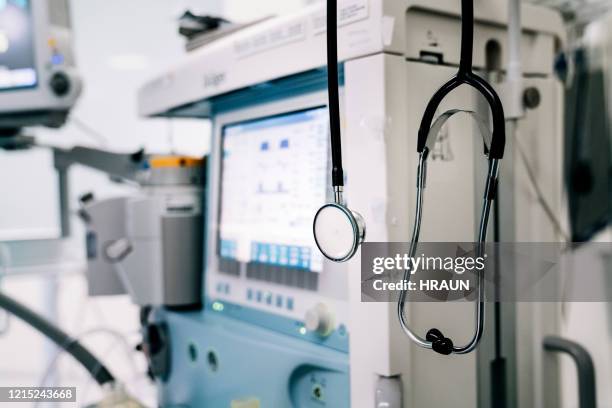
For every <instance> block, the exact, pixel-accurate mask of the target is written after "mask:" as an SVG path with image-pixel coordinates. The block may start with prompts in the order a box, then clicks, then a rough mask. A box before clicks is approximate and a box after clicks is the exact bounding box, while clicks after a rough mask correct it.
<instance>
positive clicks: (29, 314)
mask: <svg viewBox="0 0 612 408" xmlns="http://www.w3.org/2000/svg"><path fill="white" fill-rule="evenodd" d="M0 308H2V309H4V310H6V311H7V312H9V313H11V314H13V315H15V316H17V317H18V318H20V319H21V320H23V321H24V322H25V323H27V324H28V325H30V326H32V327H33V328H35V329H36V330H38V331H39V332H40V333H41V334H42V335H44V336H45V337H47V338H49V339H50V340H52V341H53V342H54V343H55V344H57V345H58V346H60V347H62V348H63V349H64V350H65V351H66V352H67V353H68V354H70V355H71V356H72V357H74V358H75V360H77V361H78V362H79V363H81V365H82V366H83V367H85V369H86V370H87V371H88V372H89V373H90V374H91V376H92V377H93V378H94V379H95V380H96V382H97V383H98V384H100V385H104V384H109V383H113V382H115V378H114V377H113V375H112V374H111V373H110V372H109V371H108V369H107V368H106V367H105V366H104V365H103V364H102V362H100V360H98V359H97V358H96V357H95V356H94V355H93V354H92V353H91V352H89V350H87V349H86V348H85V347H83V346H82V345H81V344H80V343H79V341H78V340H77V339H74V338H73V337H71V336H69V335H68V334H66V333H65V332H64V331H62V330H61V329H60V328H58V327H57V326H55V325H54V324H52V323H51V322H49V321H48V320H47V319H45V318H44V317H42V316H41V315H39V314H38V313H36V312H34V311H33V310H31V309H29V308H28V307H26V306H24V305H22V304H21V303H19V302H17V301H16V300H14V299H12V298H10V297H8V296H6V295H4V294H2V293H0Z"/></svg>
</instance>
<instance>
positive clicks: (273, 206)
mask: <svg viewBox="0 0 612 408" xmlns="http://www.w3.org/2000/svg"><path fill="white" fill-rule="evenodd" d="M329 3H330V4H331V5H333V6H335V2H329ZM472 7H473V9H472ZM329 10H330V11H329V14H326V13H327V12H326V7H325V2H322V3H316V4H314V5H312V6H309V7H306V8H304V9H303V10H301V11H299V12H298V13H295V14H293V15H286V16H282V17H277V18H272V19H268V20H265V21H263V22H260V23H257V24H254V25H252V26H249V27H247V28H244V29H242V30H239V31H237V32H234V33H231V34H229V35H227V36H224V37H223V38H220V39H218V40H216V41H214V42H211V43H209V44H206V45H202V46H201V47H196V48H194V49H192V50H191V51H190V53H189V55H188V56H187V57H186V58H185V59H184V60H182V61H178V62H176V63H175V64H174V65H173V67H172V68H170V69H168V70H166V71H164V72H162V73H161V74H159V75H158V76H156V77H155V78H153V79H151V80H150V81H148V82H147V83H146V84H145V85H144V86H143V87H142V88H141V90H140V92H139V95H138V97H139V112H140V114H141V115H143V116H146V117H170V118H201V119H210V120H211V121H212V123H213V138H212V143H211V151H210V156H209V157H208V160H207V162H206V166H207V169H206V175H207V179H206V180H207V181H206V195H205V200H204V203H203V206H202V208H203V209H204V210H203V214H204V217H203V218H202V225H201V228H202V231H203V241H204V243H203V247H202V250H203V255H202V256H203V268H202V270H201V274H202V275H201V276H198V277H197V278H196V277H193V281H192V282H193V285H194V287H197V288H198V289H200V288H201V296H202V308H201V309H200V308H187V309H185V308H183V309H181V308H175V307H165V308H160V307H156V308H153V310H152V311H151V313H150V314H149V315H148V316H147V317H146V322H147V324H149V325H157V326H159V327H163V328H164V333H165V335H164V336H162V337H160V336H157V337H156V338H157V344H156V347H155V348H156V349H161V350H164V353H165V357H164V359H162V360H161V361H163V364H162V366H163V367H162V368H163V369H161V370H158V372H159V373H160V374H159V375H157V377H156V381H157V384H158V389H159V398H160V404H161V405H162V406H164V407H173V406H176V407H179V406H181V407H183V406H192V407H195V406H210V407H233V408H238V407H240V408H256V407H275V408H277V407H278V408H280V407H333V408H340V407H349V406H352V407H378V408H382V407H443V406H454V407H475V406H481V407H490V406H502V405H496V404H499V401H505V402H504V404H505V405H503V406H507V407H531V406H533V407H535V406H559V398H560V379H559V377H560V375H559V368H558V367H557V366H556V364H555V361H556V360H555V357H554V356H551V355H550V354H547V352H546V351H544V348H543V346H542V344H543V340H544V336H545V335H548V334H555V333H557V332H558V331H559V319H560V317H559V311H558V309H557V308H556V307H555V306H554V305H552V304H546V303H535V302H532V303H528V304H515V303H508V304H496V305H492V304H489V305H487V309H490V311H487V317H486V319H484V309H483V310H481V307H484V305H479V304H478V302H475V303H476V305H472V304H470V303H467V304H466V303H464V304H455V303H448V304H440V303H410V304H408V305H407V306H406V307H405V308H400V311H399V315H400V318H401V319H399V320H398V306H397V304H395V303H375V302H363V301H362V293H361V280H360V266H361V265H360V262H359V257H360V250H359V244H360V243H361V241H363V240H364V239H365V240H366V241H369V242H410V241H411V237H412V235H411V232H412V228H413V222H414V221H415V220H414V219H413V217H412V214H415V212H416V213H417V215H418V218H419V219H420V218H421V216H422V218H424V220H423V223H422V226H420V222H419V226H420V230H419V231H417V233H416V235H415V237H413V239H412V242H416V240H417V239H420V240H421V241H429V242H432V241H445V242H448V241H456V242H470V241H473V240H474V236H475V235H476V236H478V235H480V238H481V240H482V241H484V240H485V237H486V236H487V232H489V234H488V236H489V239H490V240H492V239H495V240H496V241H508V242H516V241H522V242H554V241H558V240H559V236H558V235H559V234H558V229H557V228H556V226H555V223H554V222H551V217H550V214H552V217H553V218H554V219H556V218H559V219H562V218H563V211H564V208H563V205H562V191H563V178H562V165H563V143H562V134H563V115H562V112H563V95H564V92H563V87H562V85H561V83H560V81H559V80H558V79H557V77H556V76H555V75H554V72H553V66H554V58H555V56H556V54H557V53H558V52H559V51H560V50H561V49H562V47H563V46H564V44H565V29H564V26H563V21H562V20H561V17H560V16H559V15H558V14H557V13H556V12H554V11H552V10H550V9H546V8H544V7H540V6H535V5H530V4H520V5H519V3H518V2H510V4H508V3H507V2H505V1H501V0H495V1H484V0H476V1H474V2H472V1H463V2H460V1H454V0H436V1H425V0H422V1H420V0H405V1H397V0H346V1H340V2H339V3H338V5H337V10H336V9H335V7H332V8H330V9H329ZM472 11H473V15H472ZM336 12H337V19H335V18H333V17H334V16H335V14H336ZM326 17H330V18H331V20H330V21H331V22H330V23H328V22H327V19H326ZM462 20H463V21H462ZM336 23H337V30H334V27H335V26H336ZM331 30H333V32H331ZM462 31H463V35H462ZM472 31H473V35H472ZM509 32H510V34H512V35H509ZM336 46H337V48H336ZM326 49H327V54H326ZM336 75H337V76H336ZM450 78H454V79H453V80H451V82H448V81H449V79H450ZM445 84H446V85H445ZM462 84H466V85H465V86H460V85H462ZM441 87H442V91H443V92H442V93H436V91H437V90H438V89H440V88H441ZM328 90H329V92H328ZM451 90H452V92H450V91H451ZM432 95H435V96H434V98H432V101H433V102H432V103H431V104H429V105H428V102H429V101H430V98H431V96H432ZM328 97H329V99H328ZM328 106H329V107H330V109H329V110H328ZM502 106H503V109H502ZM330 111H331V112H330ZM424 113H425V118H423V114H424ZM455 113H457V115H454V114H455ZM451 116H452V117H451ZM439 117H443V118H444V121H443V122H440V121H439V120H438V118H439ZM489 118H491V120H490V121H489ZM330 119H331V120H330ZM422 119H423V120H422ZM432 124H433V127H432V128H433V129H434V130H433V131H432V130H431V129H430V125H432ZM330 126H331V139H330V131H329V128H330ZM430 136H431V137H430ZM481 136H482V138H481ZM504 136H505V141H504ZM483 138H484V140H485V146H486V151H485V152H486V153H487V154H488V159H487V157H485V156H483V142H482V140H483ZM417 142H418V143H417ZM340 143H341V144H342V150H341V151H340ZM417 147H418V151H417ZM419 153H420V154H421V156H419ZM502 156H503V163H502V164H501V165H499V163H500V162H499V161H498V159H501V158H502ZM425 161H427V166H428V168H427V176H428V178H427V191H426V195H427V198H426V200H425V201H426V202H427V205H426V206H425V209H426V211H424V213H420V206H421V204H422V193H423V191H422V190H423V187H424V186H425V181H424V167H425ZM536 163H537V166H536ZM342 166H343V167H342ZM534 168H535V170H534V171H532V170H533V169H534ZM417 176H418V177H419V182H418V186H419V188H418V193H417V189H415V188H414V187H415V180H417ZM497 176H499V180H500V183H499V184H498V185H497V184H496V183H495V181H496V178H497ZM484 180H487V183H486V185H485V183H484ZM534 183H535V184H537V185H538V186H541V188H539V189H538V194H539V195H540V196H536V194H535V193H534V189H533V185H534ZM330 186H333V188H330ZM495 191H496V192H497V196H496V201H495V204H493V201H492V198H493V196H494V192H495ZM483 197H485V200H484V204H485V206H484V209H483V210H482V214H481V208H480V205H481V203H482V202H483ZM542 201H545V202H546V203H547V206H546V211H545V209H543V208H542V205H541V202H542ZM415 203H417V205H415ZM492 206H494V207H495V208H496V210H495V212H496V214H498V215H497V216H496V220H495V222H491V223H487V219H488V217H489V214H490V211H491V208H492ZM417 210H418V211H419V212H417ZM317 211H319V212H318V213H317ZM315 214H317V218H316V219H317V221H316V222H315V224H314V228H313V219H314V218H315ZM547 214H548V215H547ZM366 224H367V226H366ZM313 232H314V234H313ZM120 243H121V242H120ZM124 246H125V247H127V246H128V245H127V244H125V243H124ZM118 249H119V250H118V252H119V253H122V250H121V248H118ZM320 249H321V250H320ZM321 251H323V252H321ZM324 254H325V255H324ZM351 257H352V259H350V258H351ZM328 258H329V259H328ZM337 261H345V262H337ZM200 279H201V286H200ZM162 304H163V303H162ZM402 305H403V302H402ZM474 307H476V309H477V314H476V316H477V319H476V321H477V328H476V332H474V320H473V315H474ZM481 312H482V313H481ZM400 320H401V323H400ZM432 327H436V328H438V330H436V331H432V330H430V329H431V328H432ZM404 331H406V334H410V333H412V336H410V338H409V337H408V336H406V334H405V333H404ZM428 331H429V333H428ZM442 332H443V333H444V335H442ZM416 333H428V334H427V338H426V339H422V338H420V337H419V335H416ZM475 333H476V334H475ZM411 338H412V339H414V340H417V342H418V343H420V345H422V346H424V347H423V348H422V347H417V346H416V345H415V344H413V342H412V341H410V340H411ZM450 339H452V342H449V340H450ZM479 341H480V342H479ZM478 342H479V345H478V347H476V344H477V343H478ZM453 345H454V346H455V347H454V348H453ZM534 345H538V346H537V347H535V346H534ZM428 348H433V349H434V351H438V353H435V352H433V351H432V350H428ZM449 353H450V354H451V355H443V354H449ZM154 371H155V370H154ZM519 372H520V373H521V375H520V376H519V375H518V373H519ZM441 390H443V392H441Z"/></svg>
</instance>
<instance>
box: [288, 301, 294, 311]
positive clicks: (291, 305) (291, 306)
mask: <svg viewBox="0 0 612 408" xmlns="http://www.w3.org/2000/svg"><path fill="white" fill-rule="evenodd" d="M287 309H289V310H293V298H287Z"/></svg>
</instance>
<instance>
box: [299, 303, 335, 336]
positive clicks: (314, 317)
mask: <svg viewBox="0 0 612 408" xmlns="http://www.w3.org/2000/svg"><path fill="white" fill-rule="evenodd" d="M304 326H305V327H306V329H308V331H311V332H315V333H317V334H318V335H320V336H328V335H329V334H330V333H331V332H332V331H333V330H334V317H333V315H332V313H331V312H330V311H329V309H328V308H327V306H325V305H324V304H323V303H319V304H317V305H316V306H315V307H313V308H310V309H308V311H307V312H306V316H305V317H304Z"/></svg>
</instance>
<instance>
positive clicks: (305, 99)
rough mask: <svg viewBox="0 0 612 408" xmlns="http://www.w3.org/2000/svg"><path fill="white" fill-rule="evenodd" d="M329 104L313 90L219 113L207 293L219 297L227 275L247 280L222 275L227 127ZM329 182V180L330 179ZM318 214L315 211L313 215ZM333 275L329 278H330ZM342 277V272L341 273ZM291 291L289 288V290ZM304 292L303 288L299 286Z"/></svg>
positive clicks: (209, 207) (211, 174)
mask: <svg viewBox="0 0 612 408" xmlns="http://www.w3.org/2000/svg"><path fill="white" fill-rule="evenodd" d="M325 106H327V92H325V91H324V90H314V91H312V92H309V93H304V94H300V95H298V96H288V97H285V98H283V99H275V100H274V101H269V102H261V103H259V104H257V105H249V106H245V107H240V108H236V109H228V110H225V111H223V112H219V113H217V114H216V115H215V116H214V119H213V138H212V143H211V151H210V162H209V172H208V183H207V185H208V188H207V190H208V196H207V198H206V203H207V215H206V220H207V221H206V222H207V228H206V243H205V250H206V254H205V268H206V269H205V271H204V273H205V282H206V283H205V286H204V288H203V289H204V296H205V297H209V298H216V297H217V296H218V293H216V292H215V288H214V282H215V281H216V280H218V279H219V276H220V275H221V276H223V278H224V279H226V280H227V279H229V280H232V279H246V278H245V276H244V275H241V276H236V277H232V276H228V275H225V274H219V261H220V260H221V258H220V257H219V250H220V248H219V240H218V237H219V221H220V219H219V217H220V208H219V205H220V201H219V200H220V191H221V190H220V189H221V166H222V160H221V153H222V150H221V147H222V130H223V128H224V126H226V125H231V124H237V123H244V122H247V121H249V120H257V119H260V118H266V117H272V116H277V115H283V114H287V113H291V112H296V111H303V110H309V109H314V108H318V107H325ZM328 181H329V180H328ZM332 198H333V197H332V193H331V189H330V190H329V191H327V192H326V200H331V199H332ZM313 217H314V214H313ZM341 266H342V265H333V264H330V263H329V262H327V261H326V260H323V269H322V271H321V273H320V274H319V275H325V274H326V272H328V271H330V270H336V269H342V268H341ZM331 276H336V275H329V276H328V278H326V279H330V277H331ZM338 276H341V275H338ZM287 290H288V289H287ZM295 290H296V291H300V289H295Z"/></svg>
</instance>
